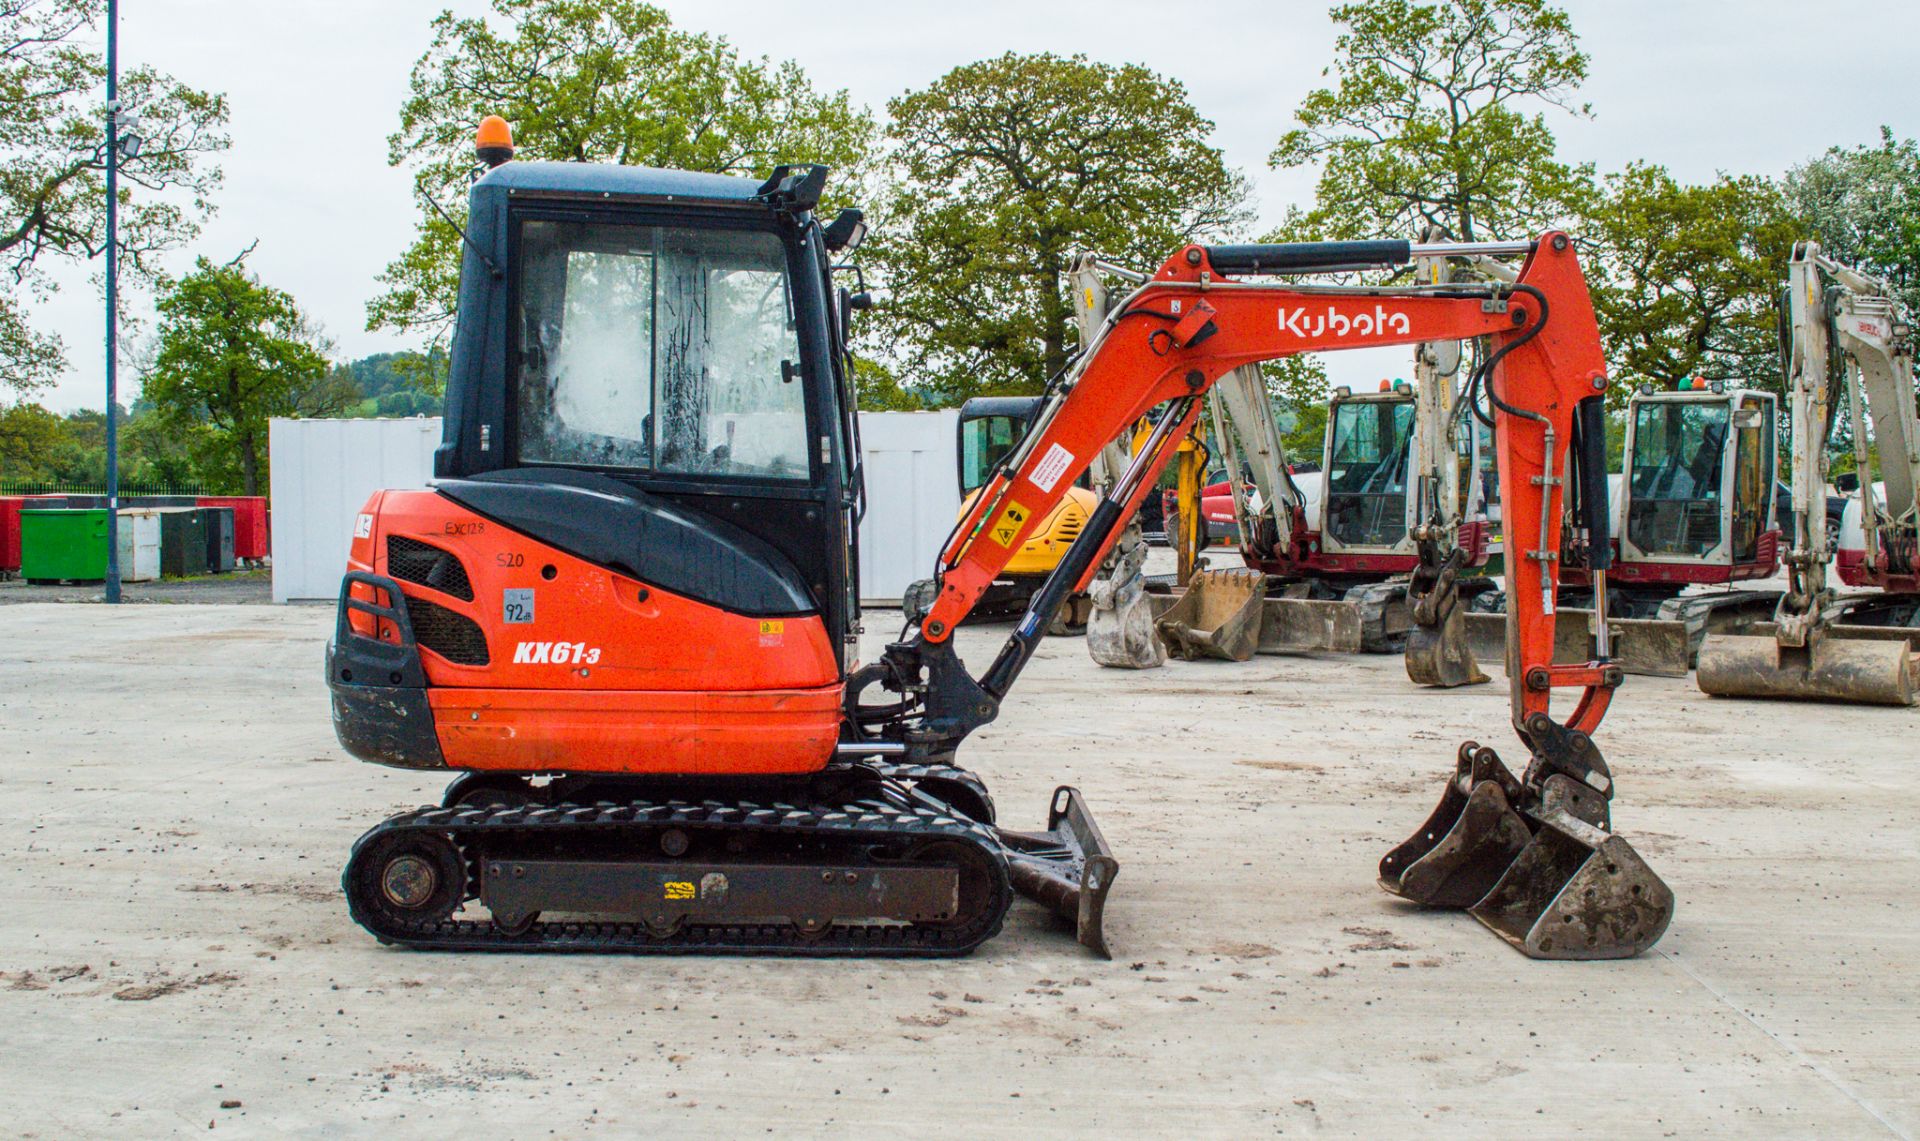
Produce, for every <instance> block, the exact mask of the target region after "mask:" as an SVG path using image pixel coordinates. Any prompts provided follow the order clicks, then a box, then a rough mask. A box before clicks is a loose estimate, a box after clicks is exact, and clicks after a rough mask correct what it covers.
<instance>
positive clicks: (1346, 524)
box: [1320, 381, 1414, 570]
mask: <svg viewBox="0 0 1920 1141" xmlns="http://www.w3.org/2000/svg"><path fill="white" fill-rule="evenodd" d="M1413 416H1414V405H1413V386H1411V385H1409V384H1407V383H1406V382H1405V381H1401V382H1400V383H1398V384H1392V385H1390V384H1388V382H1386V381H1381V382H1380V391H1378V392H1361V393H1355V392H1353V391H1352V390H1351V389H1348V388H1337V389H1335V390H1334V392H1333V399H1332V400H1331V401H1330V402H1329V403H1328V408H1327V434H1326V447H1325V451H1324V453H1323V455H1322V459H1321V463H1320V472H1321V475H1320V478H1321V481H1322V486H1323V488H1324V495H1323V496H1322V497H1321V508H1320V519H1321V525H1320V549H1321V551H1322V552H1324V553H1325V554H1326V555H1327V556H1328V557H1332V558H1338V557H1342V556H1344V557H1346V558H1348V559H1351V560H1354V565H1355V566H1356V567H1360V568H1364V567H1366V566H1367V565H1368V564H1367V563H1366V562H1363V561H1360V560H1362V559H1363V558H1364V557H1365V556H1370V555H1372V556H1388V557H1393V556H1408V555H1411V554H1412V544H1411V542H1410V541H1409V540H1408V536H1407V530H1408V527H1409V525H1410V524H1411V522H1412V520H1411V514H1412V511H1413V498H1412V496H1411V495H1410V494H1409V488H1410V487H1411V480H1410V479H1409V474H1410V468H1411V465H1412V460H1413ZM1400 569H1405V570H1411V569H1412V565H1411V563H1409V564H1408V565H1407V566H1406V567H1404V568H1400Z"/></svg>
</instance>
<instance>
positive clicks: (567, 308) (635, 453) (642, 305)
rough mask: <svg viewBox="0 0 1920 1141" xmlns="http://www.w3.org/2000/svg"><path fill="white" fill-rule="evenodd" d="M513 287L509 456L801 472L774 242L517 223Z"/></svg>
mask: <svg viewBox="0 0 1920 1141" xmlns="http://www.w3.org/2000/svg"><path fill="white" fill-rule="evenodd" d="M515 284H516V286H517V288H516V290H515V298H514V320H515V322H516V333H517V339H518V357H517V360H516V361H515V367H516V371H517V374H518V376H517V384H516V393H517V400H518V409H517V412H518V416H517V420H518V430H517V433H516V435H517V441H516V442H517V445H518V448H519V458H520V460H521V462H524V463H550V464H565V465H570V466H584V467H607V468H617V469H627V470H638V471H658V472H670V473H686V474H694V475H723V476H748V477H755V478H761V479H805V478H807V476H808V467H807V447H806V443H807V425H806V405H805V393H804V390H803V386H802V385H801V384H800V382H799V381H800V374H799V361H800V351H799V341H798V337H797V335H796V330H795V323H794V317H793V304H792V298H791V294H790V291H789V283H788V277H787V261H786V251H785V249H784V247H783V246H782V244H781V242H780V239H779V238H778V237H777V236H776V235H773V234H770V233H763V232H759V231H750V230H702V229H686V228H676V227H666V226H643V225H630V224H623V223H607V222H592V223H588V222H568V221H553V220H544V219H530V220H527V221H525V222H523V223H522V225H521V229H520V244H519V251H518V265H517V279H516V283H515Z"/></svg>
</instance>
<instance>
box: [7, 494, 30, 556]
mask: <svg viewBox="0 0 1920 1141" xmlns="http://www.w3.org/2000/svg"><path fill="white" fill-rule="evenodd" d="M26 502H27V498H26V496H24V495H0V573H4V574H19V573H20V508H21V507H23V506H25V505H26Z"/></svg>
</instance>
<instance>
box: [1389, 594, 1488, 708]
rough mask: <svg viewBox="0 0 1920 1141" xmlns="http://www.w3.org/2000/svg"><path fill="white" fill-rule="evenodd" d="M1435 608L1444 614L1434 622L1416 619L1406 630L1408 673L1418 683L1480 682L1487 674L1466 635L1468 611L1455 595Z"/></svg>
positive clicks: (1456, 683) (1465, 683)
mask: <svg viewBox="0 0 1920 1141" xmlns="http://www.w3.org/2000/svg"><path fill="white" fill-rule="evenodd" d="M1435 609H1437V610H1440V611H1441V612H1442V613H1444V615H1445V617H1443V618H1441V619H1440V621H1439V622H1438V623H1437V624H1435V625H1432V626H1424V625H1421V624H1420V623H1419V622H1418V621H1416V622H1415V623H1414V625H1413V628H1412V629H1411V630H1409V631H1407V654H1406V661H1407V676H1408V677H1409V678H1411V679H1412V680H1413V683H1414V684H1415V685H1435V686H1443V687H1445V688H1447V689H1452V688H1454V687H1456V686H1462V685H1480V684H1481V683H1483V682H1485V681H1486V680H1487V675H1486V674H1485V672H1483V671H1482V670H1481V669H1480V663H1479V662H1478V661H1477V660H1475V658H1474V653H1473V647H1472V646H1471V645H1469V644H1468V639H1467V613H1466V608H1465V607H1463V606H1461V605H1460V603H1459V600H1458V599H1457V598H1455V599H1454V600H1452V602H1451V604H1450V605H1449V604H1447V603H1445V602H1442V603H1441V604H1440V605H1438V606H1436V607H1435ZM1505 634H1506V631H1505V630H1504V629H1503V630H1502V631H1501V635H1502V638H1501V641H1502V644H1501V656H1502V657H1504V656H1505V654H1506V646H1505Z"/></svg>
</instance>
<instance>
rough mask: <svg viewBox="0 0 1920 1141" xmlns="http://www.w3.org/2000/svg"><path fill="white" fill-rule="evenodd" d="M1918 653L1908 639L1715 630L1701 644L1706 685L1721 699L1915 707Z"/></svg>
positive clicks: (1699, 674) (1700, 676)
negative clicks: (1787, 639) (1799, 638)
mask: <svg viewBox="0 0 1920 1141" xmlns="http://www.w3.org/2000/svg"><path fill="white" fill-rule="evenodd" d="M1913 658H1914V655H1913V651H1912V649H1911V647H1910V646H1909V645H1908V643H1907V642H1906V640H1905V639H1903V638H1894V639H1889V640H1881V639H1878V638H1840V637H1834V636H1833V635H1832V634H1830V633H1823V634H1821V635H1819V636H1816V637H1814V638H1812V639H1810V640H1809V644H1808V645H1805V646H1784V645H1781V644H1780V643H1779V642H1778V641H1776V640H1775V639H1774V638H1772V637H1764V636H1757V635H1756V636H1737V635H1730V634H1709V635H1707V639H1706V641H1705V642H1703V643H1702V644H1701V646H1700V668H1699V671H1698V672H1697V674H1696V675H1695V676H1696V678H1697V679H1698V681H1699V683H1700V688H1701V690H1703V691H1704V692H1706V693H1710V694H1713V695H1714V696H1715V697H1777V698H1790V699H1799V700H1802V701H1851V702H1858V703H1861V704H1867V705H1912V704H1913V700H1914V660H1913Z"/></svg>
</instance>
